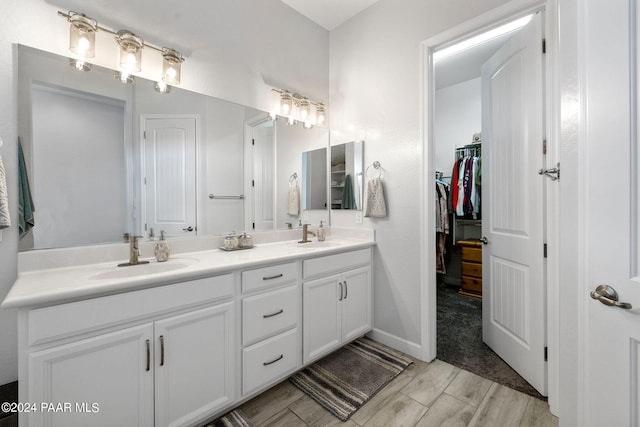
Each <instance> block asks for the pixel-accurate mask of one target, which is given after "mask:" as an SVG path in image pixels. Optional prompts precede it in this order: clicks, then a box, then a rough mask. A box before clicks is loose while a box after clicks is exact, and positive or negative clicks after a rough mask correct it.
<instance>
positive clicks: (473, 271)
mask: <svg viewBox="0 0 640 427" xmlns="http://www.w3.org/2000/svg"><path fill="white" fill-rule="evenodd" d="M462 275H463V276H472V277H479V278H482V264H478V263H475V262H464V261H463V262H462Z"/></svg>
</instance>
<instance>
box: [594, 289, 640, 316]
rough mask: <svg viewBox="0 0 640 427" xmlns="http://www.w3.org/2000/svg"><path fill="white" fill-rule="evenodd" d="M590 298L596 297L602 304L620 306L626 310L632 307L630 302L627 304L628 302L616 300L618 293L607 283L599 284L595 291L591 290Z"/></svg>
mask: <svg viewBox="0 0 640 427" xmlns="http://www.w3.org/2000/svg"><path fill="white" fill-rule="evenodd" d="M591 298H593V299H597V300H598V301H600V302H601V303H603V304H604V305H610V306H613V307H620V308H624V309H626V310H629V309H631V308H632V306H631V304H629V303H628V302H620V301H618V299H619V298H618V293H617V292H616V290H615V289H613V288H612V287H611V286H609V285H600V286H598V287H597V288H596V290H595V291H591Z"/></svg>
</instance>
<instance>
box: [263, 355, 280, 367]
mask: <svg viewBox="0 0 640 427" xmlns="http://www.w3.org/2000/svg"><path fill="white" fill-rule="evenodd" d="M283 358H284V354H281V355H280V356H278V357H276V358H275V359H273V360H272V361H271V362H262V365H264V366H269V365H272V364H274V363H276V362H277V361H278V360H282V359H283Z"/></svg>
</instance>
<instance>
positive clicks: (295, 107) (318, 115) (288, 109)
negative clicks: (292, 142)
mask: <svg viewBox="0 0 640 427" xmlns="http://www.w3.org/2000/svg"><path fill="white" fill-rule="evenodd" d="M271 91H272V92H274V93H277V94H278V95H279V96H278V99H277V102H274V112H271V113H270V114H271V116H272V117H277V116H282V117H285V118H286V119H287V124H288V125H290V126H292V125H294V124H296V123H297V122H302V123H303V126H304V128H305V129H311V128H312V127H313V126H315V125H321V126H322V125H324V123H325V122H326V120H327V107H326V106H325V105H324V104H323V103H321V102H315V101H312V100H310V99H309V98H307V97H306V96H302V95H298V94H297V93H291V92H289V91H288V90H285V89H271ZM274 101H276V100H275V99H274ZM312 106H313V107H312Z"/></svg>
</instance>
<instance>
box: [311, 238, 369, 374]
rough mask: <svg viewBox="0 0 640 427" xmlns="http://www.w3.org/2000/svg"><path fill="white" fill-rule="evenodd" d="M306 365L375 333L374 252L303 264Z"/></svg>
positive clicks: (365, 250)
mask: <svg viewBox="0 0 640 427" xmlns="http://www.w3.org/2000/svg"><path fill="white" fill-rule="evenodd" d="M303 278H304V279H303V280H304V282H303V309H302V311H303V344H302V345H303V355H304V356H303V362H304V364H305V365H306V364H308V363H310V362H312V361H314V360H316V359H318V358H320V357H322V356H324V355H326V354H327V353H329V352H331V351H333V350H335V349H337V348H338V347H340V346H342V345H344V344H346V343H348V342H349V341H352V340H354V339H355V338H358V337H359V336H361V335H364V334H365V333H366V332H369V331H370V330H371V329H372V320H371V319H372V314H371V313H372V305H373V296H372V280H371V249H369V248H367V249H360V250H357V251H351V252H344V253H340V254H335V255H329V256H324V257H318V258H312V259H308V260H304V261H303Z"/></svg>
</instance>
